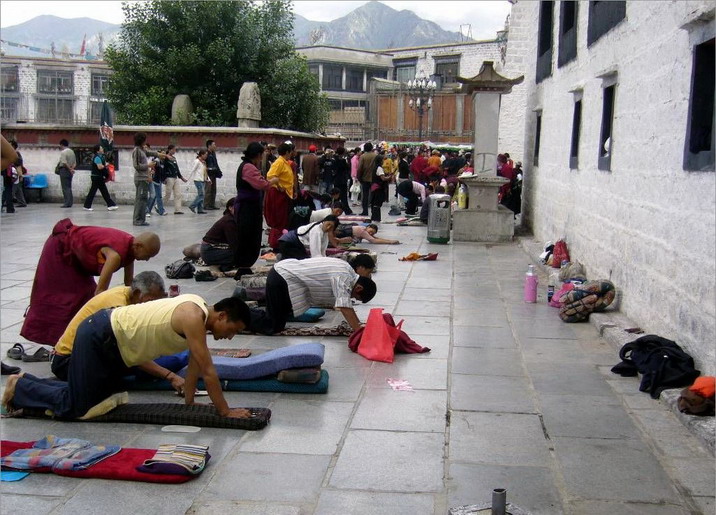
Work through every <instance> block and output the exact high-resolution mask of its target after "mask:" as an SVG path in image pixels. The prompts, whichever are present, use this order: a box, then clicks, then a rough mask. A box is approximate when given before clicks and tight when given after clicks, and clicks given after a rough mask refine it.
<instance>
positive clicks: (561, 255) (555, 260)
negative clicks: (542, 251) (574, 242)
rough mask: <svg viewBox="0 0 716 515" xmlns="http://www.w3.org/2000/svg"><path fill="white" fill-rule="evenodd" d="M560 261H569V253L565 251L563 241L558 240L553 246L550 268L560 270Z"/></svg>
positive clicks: (565, 247)
mask: <svg viewBox="0 0 716 515" xmlns="http://www.w3.org/2000/svg"><path fill="white" fill-rule="evenodd" d="M562 261H567V262H569V261H570V259H569V251H568V250H567V244H566V243H565V242H564V240H559V241H558V242H557V243H555V244H554V250H553V251H552V267H553V268H560V267H561V266H562Z"/></svg>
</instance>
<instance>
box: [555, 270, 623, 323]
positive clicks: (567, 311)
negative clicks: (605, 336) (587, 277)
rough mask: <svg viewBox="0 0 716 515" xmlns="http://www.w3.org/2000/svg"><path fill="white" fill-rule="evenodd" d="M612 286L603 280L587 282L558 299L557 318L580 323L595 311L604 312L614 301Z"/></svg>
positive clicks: (609, 282)
mask: <svg viewBox="0 0 716 515" xmlns="http://www.w3.org/2000/svg"><path fill="white" fill-rule="evenodd" d="M615 294H616V291H615V289H614V284H613V283H612V282H611V281H607V280H605V279H602V280H599V281H589V282H586V283H584V284H582V285H580V286H575V288H574V289H573V290H571V291H569V292H567V294H565V295H562V297H560V299H559V302H560V303H562V307H561V308H560V310H559V318H561V319H562V320H563V321H564V322H581V321H582V320H586V319H587V318H589V315H590V314H591V313H593V312H595V311H604V310H605V309H606V308H607V306H609V304H611V303H612V301H614V296H615Z"/></svg>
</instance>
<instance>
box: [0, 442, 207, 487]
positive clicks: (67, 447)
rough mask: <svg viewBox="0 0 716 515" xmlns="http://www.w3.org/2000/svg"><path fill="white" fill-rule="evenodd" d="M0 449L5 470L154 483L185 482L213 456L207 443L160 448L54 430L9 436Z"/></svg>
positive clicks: (1, 461) (200, 470) (169, 445)
mask: <svg viewBox="0 0 716 515" xmlns="http://www.w3.org/2000/svg"><path fill="white" fill-rule="evenodd" d="M0 453H1V454H2V459H1V460H0V463H1V464H2V469H3V470H4V471H5V470H16V471H25V472H33V473H34V472H52V473H54V474H57V475H60V476H68V477H77V478H97V479H120V480H124V481H143V482H149V483H184V482H186V481H188V480H190V479H192V478H194V477H196V476H198V475H199V474H201V473H202V471H203V470H204V468H205V467H206V464H207V462H208V461H209V458H210V456H209V448H208V447H206V446H201V445H187V444H181V445H179V444H177V445H175V444H166V445H161V446H160V447H159V449H158V450H157V451H155V450H153V449H129V448H121V447H119V446H116V445H93V444H92V443H91V442H88V441H85V440H78V439H75V438H58V437H56V436H53V435H50V436H47V437H45V438H43V439H42V440H38V441H36V442H13V441H8V440H3V441H2V448H1V449H0Z"/></svg>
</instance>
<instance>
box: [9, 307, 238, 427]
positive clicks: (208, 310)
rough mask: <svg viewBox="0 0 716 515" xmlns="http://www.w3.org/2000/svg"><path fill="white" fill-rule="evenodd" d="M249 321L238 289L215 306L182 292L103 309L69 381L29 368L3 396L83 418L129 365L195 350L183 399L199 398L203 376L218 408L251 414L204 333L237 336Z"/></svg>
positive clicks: (117, 385) (78, 347) (91, 320)
mask: <svg viewBox="0 0 716 515" xmlns="http://www.w3.org/2000/svg"><path fill="white" fill-rule="evenodd" d="M250 323H251V313H250V311H249V308H248V306H246V304H245V303H244V302H243V301H241V300H240V299H237V298H233V297H230V298H226V299H223V300H221V301H219V302H218V303H216V304H214V305H213V306H207V304H206V302H205V301H204V299H202V298H201V297H199V296H198V295H179V296H177V297H173V298H168V299H159V300H154V301H151V302H147V303H144V304H135V305H131V306H124V307H119V308H114V309H104V310H102V311H99V312H97V313H95V314H94V315H92V316H90V317H88V318H87V319H85V320H84V321H83V322H82V323H81V324H80V326H79V327H78V329H77V336H76V337H75V342H74V347H73V350H72V359H71V360H70V367H69V375H68V379H69V381H68V382H67V383H63V382H61V381H56V380H49V379H40V378H37V377H34V376H32V375H30V374H16V375H12V376H9V378H8V381H7V383H6V389H5V392H4V394H3V397H2V404H3V406H4V407H5V408H6V409H13V408H23V407H26V408H41V409H46V410H50V411H52V412H53V413H54V414H55V416H58V417H60V418H78V417H81V416H83V415H84V414H85V413H87V411H88V410H89V409H90V408H92V407H94V406H96V405H97V404H99V403H100V402H102V401H104V400H105V399H107V398H108V397H109V396H111V395H112V394H114V393H117V392H119V391H122V376H123V375H124V373H125V372H126V369H127V368H128V367H134V366H138V365H141V364H142V363H147V362H149V361H152V360H154V359H156V358H158V357H160V356H167V355H172V354H176V353H178V352H181V351H185V350H189V352H190V358H189V366H188V372H187V374H186V379H185V390H184V402H185V403H186V404H187V405H191V404H193V403H194V393H195V391H196V384H197V380H198V379H199V377H202V378H203V379H204V383H205V385H206V389H207V391H208V393H209V398H210V399H211V402H212V403H213V404H214V406H215V407H216V410H217V412H218V414H219V415H221V416H223V417H240V418H243V417H247V416H249V413H248V410H245V409H233V410H232V409H230V408H229V405H228V404H227V403H226V400H225V399H224V395H223V393H222V391H221V384H220V383H219V378H218V376H217V374H216V370H215V369H214V365H213V363H212V361H211V355H210V354H209V349H208V347H207V344H206V333H207V331H208V332H210V333H211V334H212V335H213V336H214V338H215V339H216V340H220V339H231V338H233V337H234V336H235V335H236V334H238V333H239V332H241V331H243V330H244V329H245V328H246V327H248V326H249V325H250Z"/></svg>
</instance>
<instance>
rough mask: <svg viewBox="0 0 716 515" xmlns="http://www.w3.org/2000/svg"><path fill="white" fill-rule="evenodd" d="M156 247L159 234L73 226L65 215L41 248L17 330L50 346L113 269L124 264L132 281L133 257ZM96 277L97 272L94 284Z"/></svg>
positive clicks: (142, 256) (143, 256)
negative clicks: (22, 316)
mask: <svg viewBox="0 0 716 515" xmlns="http://www.w3.org/2000/svg"><path fill="white" fill-rule="evenodd" d="M159 248H160V241H159V236H157V235H156V234H154V233H151V232H145V233H142V234H140V235H139V236H136V237H135V236H132V235H131V234H129V233H126V232H124V231H119V230H117V229H110V228H107V227H94V226H77V225H74V224H73V223H72V221H71V220H70V219H69V218H65V219H64V220H60V221H59V222H57V224H55V227H54V228H53V229H52V234H51V235H50V237H49V238H48V239H47V241H46V242H45V246H44V247H43V248H42V254H41V255H40V261H39V263H38V264H37V271H36V272H35V280H34V281H33V283H32V292H31V294H30V307H29V308H28V310H27V314H26V315H25V321H24V323H23V324H22V330H21V331H20V335H22V336H23V337H25V338H27V339H28V340H30V341H31V342H35V343H42V344H45V345H52V346H54V345H55V344H56V343H57V341H58V340H59V339H60V336H62V333H63V332H64V331H65V329H66V328H67V324H69V322H70V320H72V317H73V316H75V314H77V312H78V311H79V310H80V308H81V307H82V306H83V305H84V304H85V303H86V302H87V301H88V300H90V299H91V298H92V297H93V296H95V295H97V294H98V293H101V292H103V291H105V290H106V289H107V288H108V287H109V283H110V281H111V280H112V275H113V274H114V272H116V271H117V270H119V269H120V268H124V284H125V285H126V286H130V285H131V284H132V279H133V277H134V260H139V261H146V260H148V259H150V258H151V257H154V256H156V255H157V253H158V252H159ZM95 276H99V281H98V282H97V283H95V280H94V277H95Z"/></svg>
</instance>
